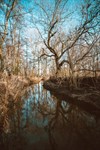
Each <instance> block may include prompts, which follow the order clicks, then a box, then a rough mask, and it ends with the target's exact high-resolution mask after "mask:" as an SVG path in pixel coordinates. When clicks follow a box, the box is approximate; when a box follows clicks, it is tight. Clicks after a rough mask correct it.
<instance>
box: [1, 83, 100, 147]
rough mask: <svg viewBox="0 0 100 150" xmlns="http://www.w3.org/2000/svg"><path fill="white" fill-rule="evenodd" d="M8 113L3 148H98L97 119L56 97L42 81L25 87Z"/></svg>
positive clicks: (98, 130)
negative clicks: (7, 128)
mask: <svg viewBox="0 0 100 150" xmlns="http://www.w3.org/2000/svg"><path fill="white" fill-rule="evenodd" d="M9 116H10V131H9V133H7V134H6V136H5V138H4V140H5V141H4V143H5V145H4V149H5V150H99V149H100V119H99V118H97V117H96V116H92V115H90V114H89V113H87V112H85V111H84V110H81V108H79V107H77V106H75V105H72V104H69V103H67V102H64V101H61V100H59V99H58V98H56V97H55V96H53V95H51V94H50V92H49V91H47V90H45V89H44V88H43V86H42V83H39V84H37V85H34V86H32V87H29V88H28V89H27V92H26V94H25V95H24V96H23V97H22V98H21V99H18V100H17V102H16V104H15V105H14V106H13V107H12V111H11V112H9Z"/></svg>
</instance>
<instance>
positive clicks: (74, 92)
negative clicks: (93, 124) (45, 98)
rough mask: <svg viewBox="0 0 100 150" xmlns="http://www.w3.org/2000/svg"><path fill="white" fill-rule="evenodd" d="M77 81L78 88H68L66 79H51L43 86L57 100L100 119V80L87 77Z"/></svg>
mask: <svg viewBox="0 0 100 150" xmlns="http://www.w3.org/2000/svg"><path fill="white" fill-rule="evenodd" d="M79 80H80V83H79V87H70V86H69V79H68V78H65V79H61V78H58V79H56V78H52V79H49V80H47V81H45V82H44V84H43V86H44V88H45V89H47V90H49V91H50V92H51V94H53V95H55V96H56V97H57V98H58V99H59V100H61V101H62V100H63V101H66V102H69V103H72V104H74V105H77V106H79V107H80V108H82V109H83V110H85V111H87V112H89V113H91V114H94V115H96V116H97V117H100V78H98V79H95V78H89V77H88V78H83V79H81V78H80V79H79Z"/></svg>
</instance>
